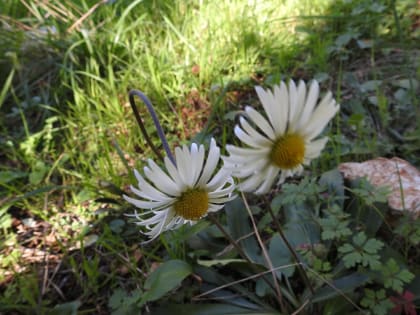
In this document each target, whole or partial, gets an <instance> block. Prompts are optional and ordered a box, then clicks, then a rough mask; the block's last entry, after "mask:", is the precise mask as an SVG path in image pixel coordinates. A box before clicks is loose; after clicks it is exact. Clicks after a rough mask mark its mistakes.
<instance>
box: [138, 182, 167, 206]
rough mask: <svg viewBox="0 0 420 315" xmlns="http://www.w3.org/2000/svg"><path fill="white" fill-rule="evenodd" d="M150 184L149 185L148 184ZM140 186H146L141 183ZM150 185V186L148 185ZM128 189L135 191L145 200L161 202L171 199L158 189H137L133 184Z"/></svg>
mask: <svg viewBox="0 0 420 315" xmlns="http://www.w3.org/2000/svg"><path fill="white" fill-rule="evenodd" d="M149 186H150V185H149ZM140 187H141V188H147V186H144V185H141V186H140ZM150 187H152V186H150ZM130 189H131V191H132V192H133V193H135V194H136V195H137V196H139V197H142V198H144V199H146V200H150V201H163V202H169V201H171V200H173V197H169V196H167V195H165V194H163V193H161V192H160V191H158V190H156V189H155V190H154V191H153V192H152V191H145V190H144V189H137V188H136V187H134V186H130Z"/></svg>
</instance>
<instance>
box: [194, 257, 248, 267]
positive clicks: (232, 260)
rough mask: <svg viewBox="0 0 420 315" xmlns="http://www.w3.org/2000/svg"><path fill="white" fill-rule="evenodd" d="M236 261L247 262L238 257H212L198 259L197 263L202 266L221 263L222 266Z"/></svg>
mask: <svg viewBox="0 0 420 315" xmlns="http://www.w3.org/2000/svg"><path fill="white" fill-rule="evenodd" d="M236 262H246V260H244V259H237V258H233V259H212V260H202V259H198V260H197V263H198V264H199V265H201V266H205V267H211V266H214V265H221V266H225V265H228V264H231V263H236Z"/></svg>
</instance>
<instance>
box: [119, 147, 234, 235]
mask: <svg viewBox="0 0 420 315" xmlns="http://www.w3.org/2000/svg"><path fill="white" fill-rule="evenodd" d="M175 160H176V166H175V165H174V164H173V163H172V162H171V161H170V160H169V158H168V157H165V159H164V162H165V167H166V170H167V173H166V172H164V171H163V170H162V169H161V168H160V167H159V166H158V165H157V164H156V163H155V162H154V161H152V160H149V161H148V165H149V166H148V167H147V166H146V167H145V168H144V175H145V178H144V177H143V176H141V175H140V173H139V172H137V171H136V170H135V171H134V172H135V176H136V178H137V181H138V188H135V187H133V186H131V190H132V191H133V192H134V193H135V194H136V195H137V196H138V197H140V198H141V199H134V198H131V197H128V196H125V195H124V199H125V200H127V201H128V202H130V203H131V204H133V205H134V206H136V207H138V208H140V209H145V210H146V211H145V212H142V213H137V212H135V214H133V215H132V216H133V217H135V218H136V219H137V220H138V222H136V224H137V225H139V226H142V227H144V228H145V229H146V230H147V231H146V232H145V233H144V234H145V235H147V236H149V237H150V238H151V239H150V241H152V240H153V239H155V238H156V237H157V236H159V235H160V234H161V233H162V232H164V231H167V230H173V229H177V228H178V227H180V226H181V225H183V224H185V223H190V224H193V223H195V222H196V221H197V220H199V219H201V218H202V217H204V216H205V215H206V214H207V213H208V212H216V211H218V210H220V209H221V208H223V206H224V204H225V203H226V202H228V201H231V200H233V199H234V198H235V197H236V196H234V195H233V190H234V189H235V185H234V182H233V179H232V177H231V173H230V171H228V170H226V169H225V168H221V169H220V170H219V171H218V172H217V173H216V174H215V175H214V176H213V173H214V172H215V170H216V168H217V164H218V162H219V160H220V149H219V147H218V146H217V145H216V141H215V140H214V139H211V143H210V149H209V154H208V156H207V159H206V161H205V149H204V146H203V145H200V146H197V144H195V143H193V144H192V145H191V148H190V149H189V148H188V147H187V146H186V145H184V146H183V147H182V148H181V147H177V148H176V149H175ZM204 161H205V163H204Z"/></svg>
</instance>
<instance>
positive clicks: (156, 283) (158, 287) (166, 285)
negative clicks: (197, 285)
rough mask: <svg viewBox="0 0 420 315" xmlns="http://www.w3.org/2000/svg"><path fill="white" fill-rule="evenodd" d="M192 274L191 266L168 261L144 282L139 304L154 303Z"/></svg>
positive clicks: (181, 262) (180, 262)
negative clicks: (143, 292)
mask: <svg viewBox="0 0 420 315" xmlns="http://www.w3.org/2000/svg"><path fill="white" fill-rule="evenodd" d="M191 273H192V268H191V266H190V265H189V264H188V263H186V262H185V261H183V260H168V261H166V262H164V263H163V264H162V265H160V266H159V267H158V268H157V269H156V270H155V271H154V272H153V273H152V274H151V275H150V276H149V277H148V278H147V279H146V281H145V283H144V289H145V290H146V292H145V294H144V295H143V296H142V298H141V303H140V304H144V303H146V302H149V301H155V300H157V299H159V298H161V297H162V296H164V295H165V294H166V293H168V292H169V291H171V290H173V289H174V288H175V287H177V286H178V285H179V284H181V282H182V280H184V279H185V278H186V277H187V276H189V275H190V274H191Z"/></svg>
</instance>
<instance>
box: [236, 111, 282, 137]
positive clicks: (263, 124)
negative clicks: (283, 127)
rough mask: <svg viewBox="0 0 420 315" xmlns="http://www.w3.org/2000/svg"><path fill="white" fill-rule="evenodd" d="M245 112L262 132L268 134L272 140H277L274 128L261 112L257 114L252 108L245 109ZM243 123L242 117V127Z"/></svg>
mask: <svg viewBox="0 0 420 315" xmlns="http://www.w3.org/2000/svg"><path fill="white" fill-rule="evenodd" d="M245 112H246V113H247V115H248V117H249V118H250V119H251V120H252V121H253V122H254V123H255V124H256V125H257V127H258V128H260V130H261V131H262V132H264V133H265V134H266V136H267V137H269V138H270V139H275V135H274V130H273V127H272V126H271V125H270V124H269V123H268V121H267V120H266V119H265V118H264V117H263V116H262V115H261V114H260V113H259V112H257V111H256V110H255V109H253V108H252V107H250V106H247V107H245ZM243 121H244V118H243V117H240V123H241V125H243V124H242V122H243ZM244 129H245V128H244ZM247 132H248V130H247ZM248 133H249V132H248Z"/></svg>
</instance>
